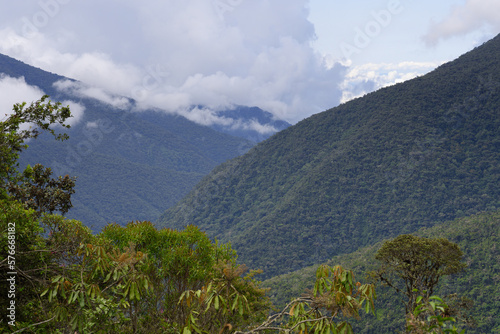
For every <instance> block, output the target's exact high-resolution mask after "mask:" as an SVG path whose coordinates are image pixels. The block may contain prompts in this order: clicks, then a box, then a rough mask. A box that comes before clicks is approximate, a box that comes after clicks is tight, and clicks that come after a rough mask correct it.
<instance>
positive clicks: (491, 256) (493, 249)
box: [263, 211, 500, 334]
mask: <svg viewBox="0 0 500 334" xmlns="http://www.w3.org/2000/svg"><path fill="white" fill-rule="evenodd" d="M414 234H415V235H418V236H421V237H425V238H446V239H448V240H450V241H452V242H455V243H456V244H458V245H459V247H460V249H461V250H462V252H463V253H464V259H463V260H464V262H465V263H467V269H466V270H465V271H464V272H462V273H460V274H458V275H455V276H453V277H444V278H442V279H441V281H440V283H439V284H438V288H437V289H436V291H435V295H438V296H441V297H445V296H446V295H449V294H453V293H456V294H458V296H462V297H466V298H469V299H471V300H472V301H473V302H474V304H473V306H472V309H471V310H470V315H471V316H472V317H473V318H474V319H475V321H476V322H477V327H476V328H467V329H466V333H470V334H473V333H478V334H481V333H497V332H498V330H499V329H500V307H499V306H500V284H498V281H499V279H500V276H499V273H500V261H499V259H500V248H499V245H500V211H495V212H488V213H480V214H477V215H473V216H470V217H464V218H459V219H456V220H454V221H448V222H444V223H440V224H438V225H436V226H434V227H431V228H423V229H420V230H418V231H416V232H415V233H414ZM381 246H382V242H378V243H376V244H374V245H370V246H367V247H363V248H361V249H358V250H357V251H356V252H354V253H350V254H343V255H337V256H334V257H333V258H331V259H329V260H328V261H326V262H327V263H328V264H329V265H331V266H334V265H339V264H340V265H342V266H343V267H345V268H348V269H351V270H353V271H354V274H355V277H356V279H357V280H359V281H361V282H366V279H365V278H366V276H367V273H368V271H371V270H376V269H377V266H378V263H377V262H378V261H377V260H375V253H376V252H377V250H378V249H379V248H380V247H381ZM317 267H318V266H317V265H316V266H310V267H306V268H303V269H301V270H298V271H296V272H292V273H289V274H284V275H280V276H276V277H273V278H272V279H269V280H267V281H264V282H263V286H264V287H267V288H270V289H271V290H270V291H271V293H272V296H271V297H272V299H273V303H275V304H276V305H277V306H279V307H283V306H284V305H285V304H286V303H288V302H289V301H290V298H292V297H296V296H300V295H301V294H302V293H304V292H305V290H306V289H311V288H312V287H313V284H314V280H315V275H316V269H317ZM376 292H377V300H376V302H375V309H376V317H373V316H371V315H368V316H363V317H362V321H360V322H358V321H353V325H355V327H356V329H355V331H354V332H355V333H376V334H382V333H397V332H399V331H401V330H402V329H403V326H404V306H403V304H402V303H400V302H399V300H398V299H397V296H396V295H395V293H394V292H393V291H392V290H391V289H390V288H387V287H382V286H380V285H378V286H377V287H376Z"/></svg>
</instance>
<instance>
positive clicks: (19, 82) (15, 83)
mask: <svg viewBox="0 0 500 334" xmlns="http://www.w3.org/2000/svg"><path fill="white" fill-rule="evenodd" d="M43 95H45V93H44V92H43V91H42V90H40V89H39V88H38V87H35V86H30V85H28V84H27V83H26V81H25V79H24V78H23V77H21V78H12V77H10V76H7V75H0V119H5V118H6V117H7V116H8V115H11V114H12V112H13V110H12V109H13V106H14V104H16V103H22V102H26V104H27V105H30V104H31V103H32V102H35V101H38V100H39V99H40V98H41V97H42V96H43ZM61 104H62V105H63V106H69V107H70V110H71V115H72V117H70V118H69V119H68V120H66V124H68V125H71V126H73V125H75V124H77V123H78V122H79V121H80V120H81V119H82V117H83V114H84V112H85V107H84V106H82V105H81V104H79V103H77V102H74V101H70V100H67V101H61ZM28 127H29V124H26V125H25V126H24V127H22V129H25V128H26V129H27V128H28Z"/></svg>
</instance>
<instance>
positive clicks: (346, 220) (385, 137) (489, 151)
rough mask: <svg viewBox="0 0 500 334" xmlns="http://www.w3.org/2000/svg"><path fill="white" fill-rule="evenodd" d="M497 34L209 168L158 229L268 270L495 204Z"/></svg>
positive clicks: (499, 116) (499, 202) (499, 152)
mask: <svg viewBox="0 0 500 334" xmlns="http://www.w3.org/2000/svg"><path fill="white" fill-rule="evenodd" d="M499 106H500V36H497V37H496V38H495V39H494V40H492V41H490V42H488V43H486V44H484V45H483V46H481V47H478V48H477V49H475V50H473V51H471V52H469V53H467V54H465V55H463V56H462V57H460V58H458V59H457V60H455V61H453V62H450V63H448V64H445V65H443V66H441V67H439V68H437V69H436V70H435V71H433V72H431V73H429V74H427V75H425V76H422V77H419V78H416V79H413V80H410V81H407V82H404V83H401V84H397V85H394V86H391V87H386V88H384V89H381V90H379V91H377V92H374V93H371V94H368V95H366V96H364V97H362V98H359V99H355V100H353V101H350V102H348V103H345V104H343V105H340V106H338V107H335V108H333V109H330V110H328V111H325V112H323V113H319V114H316V115H313V116H312V117H310V118H308V119H306V120H303V121H301V122H299V123H298V124H296V125H294V126H292V127H290V128H287V129H286V130H283V131H281V132H279V133H278V134H276V135H274V136H273V137H271V138H270V139H268V140H266V141H264V142H262V143H260V144H259V145H257V146H256V147H254V148H253V149H252V150H250V151H249V152H248V153H247V154H245V155H244V156H242V157H239V158H236V159H234V160H232V161H229V162H227V163H225V164H223V165H221V166H219V167H217V168H216V169H214V170H213V172H212V173H211V174H210V175H209V176H207V177H206V178H205V179H204V180H203V181H202V182H201V183H200V184H198V186H197V187H196V188H195V189H194V190H193V191H192V192H191V193H190V194H189V195H188V196H187V197H185V198H184V199H183V200H182V201H181V202H179V203H178V204H177V205H176V206H175V207H173V208H171V209H169V210H168V211H167V212H166V213H165V214H164V215H163V216H162V217H161V219H160V221H159V223H158V224H159V225H160V226H166V227H171V228H181V227H183V226H185V225H186V224H190V223H192V224H195V225H197V226H199V227H200V228H201V229H202V230H204V231H206V232H207V233H208V235H209V236H210V237H214V238H217V239H218V240H221V241H223V242H227V241H231V244H232V245H233V247H234V249H235V250H237V251H238V254H239V256H240V257H239V259H240V261H241V263H246V264H247V265H249V266H251V267H258V268H262V269H263V270H264V275H266V277H267V278H269V277H271V276H275V275H278V274H285V273H287V272H290V271H295V270H297V269H300V268H303V267H305V266H307V265H312V264H314V263H323V262H325V261H327V260H328V259H329V258H331V257H332V256H334V255H336V254H343V253H349V252H353V251H355V250H356V249H358V248H359V247H362V246H367V245H371V244H373V243H375V242H378V241H381V240H384V239H388V238H394V237H396V236H397V235H400V234H408V233H413V232H415V231H417V230H418V229H420V228H422V227H431V226H433V225H435V224H437V223H440V222H445V221H448V220H453V219H455V218H459V217H465V216H470V215H473V214H476V213H479V212H482V211H491V210H498V209H499V208H500V187H498V184H499V182H500V168H499V166H500V132H499V131H498V129H499V127H500V113H499V112H498V108H499Z"/></svg>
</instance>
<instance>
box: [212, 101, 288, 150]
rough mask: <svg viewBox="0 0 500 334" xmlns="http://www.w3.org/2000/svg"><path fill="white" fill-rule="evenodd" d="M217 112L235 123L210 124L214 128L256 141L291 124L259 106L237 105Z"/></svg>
mask: <svg viewBox="0 0 500 334" xmlns="http://www.w3.org/2000/svg"><path fill="white" fill-rule="evenodd" d="M216 114H217V116H219V117H224V118H227V119H230V120H232V121H233V123H231V125H229V126H222V125H220V124H214V125H211V126H210V127H211V128H212V129H214V130H217V131H220V132H224V133H227V134H230V135H232V136H236V137H242V138H245V139H248V140H251V141H253V142H255V143H258V142H261V141H263V140H265V139H267V138H269V137H271V136H272V135H273V134H275V133H276V132H279V131H281V130H284V129H286V128H288V127H289V126H291V124H290V123H288V122H285V121H280V120H275V119H274V118H273V115H272V114H271V113H269V112H266V111H264V110H262V109H260V108H257V107H245V106H236V107H234V108H233V109H229V110H221V111H218V112H217V113H216ZM238 125H239V126H238Z"/></svg>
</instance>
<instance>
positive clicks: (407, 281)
mask: <svg viewBox="0 0 500 334" xmlns="http://www.w3.org/2000/svg"><path fill="white" fill-rule="evenodd" d="M375 258H376V259H377V260H379V261H380V262H381V263H382V265H381V267H380V268H379V269H378V270H377V271H374V272H371V273H370V275H371V276H372V277H373V278H375V279H376V280H378V281H380V282H381V283H382V284H383V285H387V286H389V287H391V288H392V289H394V290H395V291H396V292H397V293H398V294H400V295H402V299H403V302H404V304H405V311H406V315H409V314H411V312H413V310H414V309H415V307H416V301H417V298H418V293H416V292H415V291H420V293H423V296H422V297H423V298H424V299H425V300H428V299H429V297H430V296H432V294H433V292H434V288H435V287H436V285H437V284H438V282H439V279H440V278H441V277H443V276H447V275H453V274H457V273H459V272H461V271H462V270H463V269H464V268H465V267H466V264H465V263H463V262H462V258H463V253H462V251H461V250H460V248H459V247H458V245H457V244H455V243H453V242H451V241H449V240H447V239H444V238H436V239H429V238H421V237H417V236H414V235H400V236H398V237H396V238H394V239H393V240H389V241H386V242H385V243H384V244H383V245H382V247H381V248H380V249H379V250H378V251H377V253H376V255H375Z"/></svg>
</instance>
